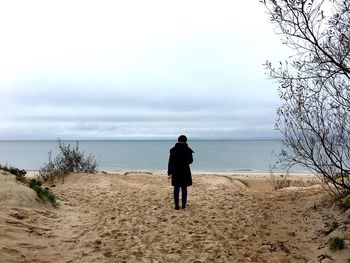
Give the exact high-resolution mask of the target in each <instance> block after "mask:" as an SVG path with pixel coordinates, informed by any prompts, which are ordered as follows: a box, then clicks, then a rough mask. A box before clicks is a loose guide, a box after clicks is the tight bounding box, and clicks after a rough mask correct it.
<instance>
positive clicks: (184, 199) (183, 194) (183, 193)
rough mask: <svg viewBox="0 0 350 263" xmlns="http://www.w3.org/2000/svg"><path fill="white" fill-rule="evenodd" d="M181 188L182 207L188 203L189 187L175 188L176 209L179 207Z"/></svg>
mask: <svg viewBox="0 0 350 263" xmlns="http://www.w3.org/2000/svg"><path fill="white" fill-rule="evenodd" d="M180 188H181V197H182V200H181V201H182V207H185V206H186V203H187V186H174V203H175V207H178V206H179V193H180Z"/></svg>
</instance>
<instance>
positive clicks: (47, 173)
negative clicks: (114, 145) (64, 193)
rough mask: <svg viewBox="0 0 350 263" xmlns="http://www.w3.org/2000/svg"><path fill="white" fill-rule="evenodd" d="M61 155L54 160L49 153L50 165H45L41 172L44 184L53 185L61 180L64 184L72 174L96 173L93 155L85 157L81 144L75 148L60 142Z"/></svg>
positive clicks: (40, 175)
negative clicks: (66, 177) (66, 178)
mask: <svg viewBox="0 0 350 263" xmlns="http://www.w3.org/2000/svg"><path fill="white" fill-rule="evenodd" d="M58 147H59V150H60V152H59V154H58V155H57V156H56V157H55V158H52V152H49V160H48V163H46V164H44V166H43V167H41V168H40V170H39V177H40V178H41V179H42V180H43V181H44V182H49V183H53V182H54V181H55V180H59V179H61V180H62V182H64V178H65V176H67V175H68V174H69V173H72V172H82V173H96V167H97V161H96V159H95V157H94V156H93V155H91V154H90V155H88V156H85V153H84V152H81V151H80V150H79V144H78V142H76V146H75V147H71V145H70V144H68V145H65V144H64V143H63V142H62V141H61V140H58Z"/></svg>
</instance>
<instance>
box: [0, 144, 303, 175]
mask: <svg viewBox="0 0 350 263" xmlns="http://www.w3.org/2000/svg"><path fill="white" fill-rule="evenodd" d="M62 142H63V143H64V144H65V145H68V144H70V145H71V146H72V147H73V146H75V145H76V142H77V141H62ZM175 143H176V142H175V141H173V140H80V141H78V145H79V149H80V150H81V151H83V152H84V153H85V155H89V154H92V155H94V157H95V158H96V160H97V162H98V170H99V171H149V172H153V171H157V172H158V171H166V170H167V164H168V159H169V150H170V148H172V147H173V146H174V145H175ZM188 144H189V147H190V148H191V149H192V150H193V151H194V153H193V158H194V162H193V164H192V165H191V169H192V171H194V172H237V171H245V172H269V171H270V170H271V169H272V168H273V167H274V166H275V164H276V162H277V161H278V154H279V153H280V152H281V149H282V142H281V140H278V139H254V140H247V139H245V140H237V139H236V140H192V141H189V142H188ZM49 152H51V154H52V157H55V156H56V155H57V154H58V153H59V148H58V141H57V140H18V141H16V140H11V141H0V164H2V165H6V164H7V165H11V166H14V167H17V168H20V169H25V170H28V171H32V170H34V171H35V170H39V169H40V167H42V166H43V165H44V164H45V163H47V162H48V157H49V154H48V153H49ZM277 170H283V168H280V167H277ZM292 171H294V172H307V170H306V169H305V168H302V167H295V168H294V169H293V170H292Z"/></svg>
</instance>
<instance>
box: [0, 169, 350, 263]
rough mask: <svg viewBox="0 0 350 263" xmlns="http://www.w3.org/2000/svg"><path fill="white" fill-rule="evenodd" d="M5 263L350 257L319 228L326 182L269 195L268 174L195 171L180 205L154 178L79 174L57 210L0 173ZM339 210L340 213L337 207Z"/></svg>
mask: <svg viewBox="0 0 350 263" xmlns="http://www.w3.org/2000/svg"><path fill="white" fill-rule="evenodd" d="M0 178H1V181H0V183H1V186H0V197H1V198H0V216H1V217H0V261H1V262H197V263H199V262H331V261H330V257H331V258H332V259H333V260H334V261H332V262H347V261H346V260H348V259H349V258H350V253H349V250H346V251H343V252H337V253H333V252H330V251H329V250H328V248H327V246H326V245H325V242H326V240H325V239H326V237H325V236H324V235H322V234H320V232H319V231H320V230H322V229H323V228H324V222H325V220H326V219H325V218H326V217H327V216H328V215H329V214H330V213H329V211H330V210H329V209H330V208H328V207H326V206H324V205H321V204H322V200H323V199H324V195H325V194H324V191H323V190H322V188H319V187H318V188H317V187H316V188H315V187H314V188H307V189H305V188H298V189H296V188H293V189H290V190H284V191H272V190H271V187H270V186H269V184H268V183H267V181H266V180H265V179H264V178H254V177H249V176H246V175H245V176H227V175H225V176H220V175H195V176H194V178H193V181H194V185H193V187H191V188H190V189H189V200H188V207H187V208H186V209H185V210H179V211H177V210H174V208H173V203H172V192H171V190H172V189H171V187H170V185H169V181H168V179H167V178H166V176H164V175H160V174H156V175H150V174H127V175H121V174H118V175H117V174H95V175H92V174H74V175H70V176H69V177H68V178H67V180H66V181H65V183H64V184H57V186H56V187H54V188H53V191H54V192H55V193H56V194H57V196H58V197H59V199H60V201H59V203H60V206H59V208H57V209H56V208H52V207H50V206H49V205H46V204H42V203H40V202H39V201H36V197H35V194H34V193H33V192H32V191H31V190H30V189H28V188H26V187H24V186H22V185H20V184H18V183H17V182H15V181H14V177H13V176H9V175H0ZM331 213H333V214H334V215H336V214H339V213H338V212H337V211H336V210H333V211H331Z"/></svg>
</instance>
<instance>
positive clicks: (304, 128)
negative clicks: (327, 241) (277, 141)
mask: <svg viewBox="0 0 350 263" xmlns="http://www.w3.org/2000/svg"><path fill="white" fill-rule="evenodd" d="M261 2H263V3H264V5H265V6H266V8H267V10H268V13H269V15H270V19H271V22H272V24H274V25H275V26H276V27H275V28H276V31H277V33H278V34H280V35H281V36H282V38H283V43H284V44H285V45H287V46H288V47H289V48H291V50H292V51H293V52H294V55H292V56H291V57H289V58H288V59H287V60H286V61H285V62H280V63H279V64H278V66H275V65H273V63H271V62H270V61H267V62H266V64H265V66H266V68H267V71H268V72H269V75H270V76H271V78H272V79H274V80H276V81H277V82H278V84H279V89H278V91H279V96H280V99H281V101H282V104H281V106H280V107H279V108H278V110H277V120H276V129H277V130H278V131H279V132H280V133H281V134H282V136H283V140H282V143H283V150H282V152H281V153H280V155H279V162H278V164H277V165H278V166H279V168H281V166H282V167H283V168H287V170H288V169H290V168H291V167H293V166H294V165H301V166H303V167H305V168H307V169H308V170H310V171H312V172H314V173H315V174H316V175H317V176H318V177H319V178H320V179H321V180H322V182H323V183H324V186H325V188H326V189H327V190H329V191H330V192H331V193H333V194H335V195H343V194H344V193H345V192H349V191H350V179H349V175H350V2H349V1H341V0H335V1H322V0H315V1H314V0H304V1H297V0H262V1H261Z"/></svg>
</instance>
